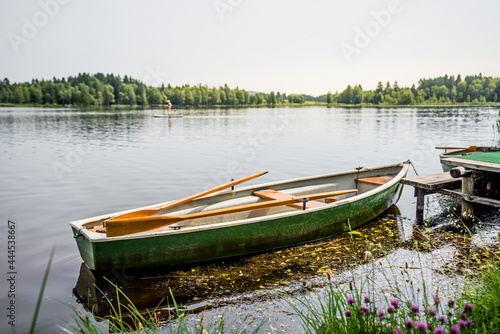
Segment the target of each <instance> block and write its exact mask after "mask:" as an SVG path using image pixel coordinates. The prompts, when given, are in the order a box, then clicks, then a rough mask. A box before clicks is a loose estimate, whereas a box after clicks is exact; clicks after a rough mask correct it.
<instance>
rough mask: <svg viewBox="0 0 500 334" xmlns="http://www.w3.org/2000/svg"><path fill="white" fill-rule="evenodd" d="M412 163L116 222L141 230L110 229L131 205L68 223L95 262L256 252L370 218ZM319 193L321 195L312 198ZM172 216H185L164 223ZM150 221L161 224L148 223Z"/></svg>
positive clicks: (164, 261) (388, 201)
mask: <svg viewBox="0 0 500 334" xmlns="http://www.w3.org/2000/svg"><path fill="white" fill-rule="evenodd" d="M408 168H409V163H401V164H394V165H389V166H383V167H376V168H366V169H365V168H360V169H358V170H354V171H351V172H345V173H338V174H331V175H322V176H316V177H307V178H301V179H295V180H288V181H281V182H274V183H269V184H262V185H258V186H251V187H246V188H242V189H240V190H233V191H225V192H222V193H217V194H214V195H209V196H205V197H202V198H199V199H195V200H192V201H189V202H187V203H184V204H180V205H178V206H175V207H173V208H169V209H165V210H161V211H160V212H158V214H155V215H152V216H149V217H145V218H144V217H139V218H132V219H123V221H120V220H118V221H116V222H114V224H116V223H117V222H118V223H120V224H122V225H121V226H122V227H123V228H130V226H132V227H134V226H137V228H138V230H137V231H136V232H137V233H134V234H130V235H119V236H108V235H107V234H109V232H110V228H111V226H112V225H111V223H112V222H113V220H109V219H110V218H111V217H114V216H118V215H122V214H124V213H125V212H118V213H114V214H108V215H104V216H99V217H94V218H89V219H85V220H80V221H75V222H71V223H70V225H71V227H72V229H73V233H74V235H75V238H76V242H77V245H78V249H79V251H80V254H81V256H82V258H83V260H84V261H85V263H86V264H87V265H88V266H89V268H91V269H97V270H110V269H115V268H132V267H154V266H164V265H173V264H183V263H191V262H199V261H206V260H212V259H218V258H224V257H231V256H238V255H245V254H252V253H257V252H262V251H267V250H272V249H276V248H282V247H288V246H292V245H297V244H301V243H305V242H311V241H315V240H319V239H323V238H327V237H330V236H334V235H338V234H340V233H342V232H345V231H349V230H352V229H354V228H357V227H359V226H361V225H363V224H365V223H367V222H368V221H370V220H371V219H373V218H375V217H377V216H378V215H380V214H381V213H382V212H384V210H386V209H387V208H388V207H389V206H391V205H392V204H394V203H395V201H397V198H398V195H399V192H398V189H400V187H401V185H400V182H399V181H400V180H401V179H402V178H403V177H404V176H405V175H406V173H407V171H408ZM336 192H338V196H336V197H330V198H329V200H326V199H325V198H322V197H321V196H323V195H324V194H331V193H336ZM342 192H345V194H342ZM355 192H356V193H357V194H355ZM320 195H321V196H320ZM315 196H319V197H316V198H321V199H320V200H313V199H314V198H315ZM284 197H285V198H286V199H280V198H284ZM323 197H327V196H323ZM307 200H309V201H308V202H307ZM281 201H283V202H281ZM290 201H291V202H290ZM300 202H303V203H300ZM276 203H279V204H280V205H279V206H277V205H276ZM285 203H286V204H285ZM261 206H262V207H261ZM240 208H245V210H244V211H238V210H239V209H240ZM257 208H258V210H257ZM142 209H146V208H142ZM133 211H135V210H130V211H129V212H133ZM214 213H215V214H216V215H213V214H214ZM172 217H174V218H175V219H179V220H178V221H177V222H174V223H170V224H166V223H164V222H165V221H167V222H168V221H169V220H172V219H173V218H172ZM200 217H203V218H200ZM195 218H196V219H195ZM175 219H174V220H175ZM105 221H108V222H107V226H106V231H105V232H106V234H104V233H98V230H97V229H96V228H99V226H102V225H103V222H105ZM151 224H153V225H151ZM155 224H156V225H155ZM162 224H163V225H162ZM164 225H169V226H164ZM144 226H149V228H148V229H149V230H151V229H152V228H151V227H157V228H156V229H155V230H152V231H148V229H145V228H144ZM141 228H144V232H140V229H141Z"/></svg>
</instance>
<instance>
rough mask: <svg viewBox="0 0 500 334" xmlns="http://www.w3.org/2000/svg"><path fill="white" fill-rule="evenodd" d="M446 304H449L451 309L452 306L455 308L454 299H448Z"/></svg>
mask: <svg viewBox="0 0 500 334" xmlns="http://www.w3.org/2000/svg"><path fill="white" fill-rule="evenodd" d="M448 306H449V307H450V308H453V309H454V308H455V301H454V300H453V299H450V300H448Z"/></svg>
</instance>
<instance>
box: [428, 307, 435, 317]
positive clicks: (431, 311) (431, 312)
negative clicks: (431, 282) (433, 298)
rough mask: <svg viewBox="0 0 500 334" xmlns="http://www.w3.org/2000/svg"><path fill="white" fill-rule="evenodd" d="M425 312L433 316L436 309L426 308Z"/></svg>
mask: <svg viewBox="0 0 500 334" xmlns="http://www.w3.org/2000/svg"><path fill="white" fill-rule="evenodd" d="M427 313H428V314H430V315H431V316H433V317H435V316H436V315H437V311H436V310H434V309H432V308H429V309H427Z"/></svg>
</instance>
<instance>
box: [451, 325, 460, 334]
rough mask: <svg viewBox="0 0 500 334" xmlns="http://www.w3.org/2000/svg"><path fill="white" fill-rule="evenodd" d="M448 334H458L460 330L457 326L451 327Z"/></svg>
mask: <svg viewBox="0 0 500 334" xmlns="http://www.w3.org/2000/svg"><path fill="white" fill-rule="evenodd" d="M450 333H451V334H460V329H459V328H458V327H457V326H451V329H450Z"/></svg>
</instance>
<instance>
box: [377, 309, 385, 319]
mask: <svg viewBox="0 0 500 334" xmlns="http://www.w3.org/2000/svg"><path fill="white" fill-rule="evenodd" d="M384 315H385V313H384V311H382V310H379V311H378V318H379V319H381V320H382V319H383V318H384Z"/></svg>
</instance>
